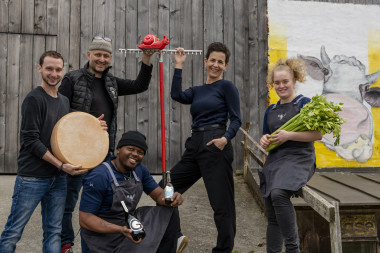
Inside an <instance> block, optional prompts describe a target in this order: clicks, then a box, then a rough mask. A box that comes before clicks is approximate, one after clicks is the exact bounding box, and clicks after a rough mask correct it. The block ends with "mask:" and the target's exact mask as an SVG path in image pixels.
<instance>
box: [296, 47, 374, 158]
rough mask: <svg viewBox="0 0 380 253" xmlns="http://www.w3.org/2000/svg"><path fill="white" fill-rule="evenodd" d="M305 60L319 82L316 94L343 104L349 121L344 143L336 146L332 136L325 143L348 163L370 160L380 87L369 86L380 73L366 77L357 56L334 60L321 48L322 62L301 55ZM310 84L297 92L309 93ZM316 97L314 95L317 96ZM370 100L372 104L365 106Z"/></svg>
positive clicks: (342, 132) (313, 78) (342, 138)
mask: <svg viewBox="0 0 380 253" xmlns="http://www.w3.org/2000/svg"><path fill="white" fill-rule="evenodd" d="M298 58H301V59H302V60H304V61H305V63H306V66H307V73H308V75H309V76H310V77H311V79H309V80H308V81H309V82H310V81H311V80H314V81H317V82H318V84H317V86H316V87H311V88H312V91H314V92H315V91H316V90H318V91H319V93H318V94H322V95H324V96H326V98H327V99H328V100H329V101H333V102H335V103H343V110H342V112H340V115H341V117H343V118H345V119H346V120H347V121H346V123H344V124H343V125H342V131H341V138H340V144H339V145H338V146H334V145H333V143H334V138H333V136H332V134H326V135H324V136H323V139H322V142H323V143H324V144H325V146H326V147H327V148H329V149H330V150H333V151H335V152H336V153H337V154H338V155H339V156H340V157H342V158H344V159H346V160H356V161H358V162H366V161H368V160H369V159H370V158H371V156H372V152H373V144H372V143H373V128H374V122H373V118H372V114H371V109H370V106H372V107H380V88H378V87H369V86H370V85H371V84H373V83H374V82H376V80H377V79H378V78H379V76H380V71H378V72H376V73H373V74H369V75H366V74H365V72H366V67H365V66H364V65H363V64H362V63H361V62H360V61H359V60H357V59H356V58H355V57H354V56H351V57H347V56H345V55H335V56H334V57H333V58H332V59H330V57H329V56H328V55H327V53H326V51H325V48H324V46H322V47H321V60H319V59H318V58H315V57H312V56H303V55H299V56H298ZM307 86H308V82H306V83H305V84H303V86H299V90H297V92H299V93H303V92H302V89H304V91H307ZM313 95H314V94H313ZM364 101H366V102H367V103H368V105H366V104H365V103H364Z"/></svg>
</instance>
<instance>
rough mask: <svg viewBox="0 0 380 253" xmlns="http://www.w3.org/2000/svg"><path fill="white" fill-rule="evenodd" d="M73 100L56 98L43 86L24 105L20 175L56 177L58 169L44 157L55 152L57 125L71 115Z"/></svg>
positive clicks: (19, 158)
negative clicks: (52, 140) (64, 117)
mask: <svg viewBox="0 0 380 253" xmlns="http://www.w3.org/2000/svg"><path fill="white" fill-rule="evenodd" d="M69 111H70V105H69V100H68V99H67V98H66V97H65V96H63V95H61V94H59V93H58V97H57V98H54V97H52V96H50V95H48V94H47V93H46V92H45V90H44V89H43V88H42V87H41V86H39V87H37V88H35V89H34V90H32V91H31V92H30V93H29V94H28V95H27V96H26V97H25V99H24V101H23V103H22V106H21V115H22V120H21V129H20V145H21V148H20V154H19V157H18V159H17V163H18V171H17V174H18V175H19V176H27V177H52V176H55V175H57V173H58V169H57V168H56V167H55V166H54V165H52V164H50V163H48V162H46V161H44V160H43V159H42V157H43V156H44V154H45V153H46V152H47V151H48V150H49V151H50V152H51V146H50V137H51V133H52V131H53V128H54V126H55V124H56V123H57V122H58V120H59V119H60V118H62V117H63V116H64V115H66V114H67V113H69Z"/></svg>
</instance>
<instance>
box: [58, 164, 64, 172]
mask: <svg viewBox="0 0 380 253" xmlns="http://www.w3.org/2000/svg"><path fill="white" fill-rule="evenodd" d="M63 164H64V163H63V162H62V164H61V166H59V169H58V172H61V170H62V168H63Z"/></svg>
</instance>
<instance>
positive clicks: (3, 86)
mask: <svg viewBox="0 0 380 253" xmlns="http://www.w3.org/2000/svg"><path fill="white" fill-rule="evenodd" d="M329 2H346V3H347V2H354V3H360V4H380V0H362V1H358V0H355V1H354V0H351V1H348V0H346V1H338V0H336V1H331V0H330V1H329ZM266 5H267V4H266V1H262V0H191V1H183V0H114V1H105V0H81V1H78V0H1V1H0V173H15V172H16V171H17V163H16V160H17V153H18V150H19V148H20V147H19V138H18V136H19V127H20V123H21V117H20V106H21V104H22V101H23V99H24V97H25V95H26V94H27V93H28V92H29V91H30V90H31V89H32V88H34V87H36V86H38V85H40V83H41V79H40V75H39V74H38V72H37V71H36V68H37V61H38V58H39V56H40V55H41V54H42V53H43V52H44V51H45V50H49V49H55V50H57V51H59V52H60V53H61V54H62V55H63V57H64V59H65V72H67V71H70V70H73V69H78V68H80V67H81V66H83V65H84V64H85V63H86V61H87V58H86V52H87V47H88V45H89V43H90V41H91V39H92V37H93V36H94V35H104V36H107V37H110V38H111V39H112V40H113V47H114V53H113V60H112V66H113V68H112V71H111V72H112V73H113V74H114V75H116V76H119V77H123V78H130V79H134V78H135V77H136V75H137V73H138V71H139V69H140V64H141V58H140V57H138V56H136V55H128V56H126V57H124V55H122V54H121V53H119V52H118V49H119V48H136V46H137V45H138V44H139V43H140V42H141V40H142V38H143V37H144V35H146V34H148V33H153V34H156V35H157V36H158V37H159V38H160V39H161V38H162V36H163V35H166V36H168V37H169V39H170V45H169V48H175V47H178V46H182V47H185V48H187V49H202V50H204V51H205V50H206V48H207V46H208V44H209V43H211V42H213V41H221V42H224V43H225V44H227V45H228V47H229V48H230V50H231V53H232V57H231V59H230V64H229V66H228V68H227V72H226V74H225V78H226V79H229V80H232V81H233V82H234V83H235V85H236V86H237V88H238V90H239V93H240V101H241V113H242V123H243V125H245V122H251V123H252V124H253V127H251V132H250V134H251V135H252V136H254V137H255V138H259V136H260V131H258V129H261V126H262V119H263V114H264V112H265V109H266V106H267V89H266V85H265V75H266V68H267V23H266ZM152 63H153V64H154V70H153V78H152V81H151V84H150V87H149V90H148V91H146V92H144V93H141V94H138V95H132V96H127V97H120V105H119V108H118V130H117V137H118V138H119V137H120V136H121V134H122V133H123V132H125V131H127V130H133V129H137V130H139V131H141V132H143V133H144V134H145V135H146V136H147V139H148V145H149V151H148V153H147V157H146V158H145V161H144V163H145V164H146V165H147V166H148V168H149V169H150V170H151V172H160V171H161V134H160V131H161V126H160V106H159V104H160V101H159V72H158V58H157V57H156V56H154V57H153V58H152ZM183 73H184V74H183V87H184V88H187V87H190V86H192V85H199V84H201V83H203V81H204V80H205V71H204V64H203V56H190V57H188V60H187V63H186V65H185V67H184V72H183ZM172 75H173V59H172V57H171V56H169V55H167V56H164V81H165V86H164V87H165V88H164V89H165V120H166V125H165V131H166V140H165V142H166V149H167V157H166V158H167V166H168V169H170V168H171V167H172V166H173V165H174V164H175V163H176V162H177V161H178V160H179V159H180V157H181V154H182V153H183V151H184V142H185V140H186V138H187V137H188V136H189V135H190V125H191V116H190V113H189V108H190V107H189V106H187V105H181V104H179V103H177V102H175V101H173V100H172V99H171V98H170V95H169V92H170V84H171V78H172ZM241 140H242V135H241V134H240V133H239V134H238V135H237V136H236V138H235V139H234V141H233V142H234V147H235V162H234V168H235V169H236V168H240V167H241V165H242V160H243V157H242V156H243V155H242V149H241V147H240V145H237V144H238V143H239V142H240V141H241Z"/></svg>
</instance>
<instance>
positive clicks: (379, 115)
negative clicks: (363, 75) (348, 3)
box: [268, 19, 380, 168]
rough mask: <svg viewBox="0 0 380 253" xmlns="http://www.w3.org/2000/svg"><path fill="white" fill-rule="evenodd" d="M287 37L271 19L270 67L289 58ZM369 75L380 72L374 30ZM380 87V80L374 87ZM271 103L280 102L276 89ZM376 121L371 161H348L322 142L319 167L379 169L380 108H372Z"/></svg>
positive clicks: (317, 146)
mask: <svg viewBox="0 0 380 253" xmlns="http://www.w3.org/2000/svg"><path fill="white" fill-rule="evenodd" d="M286 38H287V36H286V27H285V26H284V25H281V24H280V23H276V22H274V21H273V20H270V19H269V38H268V45H269V64H270V65H269V67H270V66H271V64H273V63H275V62H276V61H277V60H278V59H280V58H286V57H287V39H286ZM368 61H369V68H368V73H369V74H372V73H374V72H376V71H378V70H380V31H379V30H375V29H372V30H371V31H370V32H369V38H368ZM374 86H378V87H380V80H378V81H377V82H376V83H374V84H373V85H372V87H374ZM269 96H270V103H271V104H273V103H276V102H277V101H278V100H279V97H278V96H277V94H276V92H275V91H274V89H273V88H272V89H270V91H269ZM371 111H372V116H373V119H374V129H375V131H374V139H375V141H374V145H373V154H372V157H371V159H370V160H369V161H367V162H364V163H360V162H357V161H348V160H345V159H343V158H341V157H339V156H338V155H337V153H336V152H335V151H331V150H329V149H328V148H326V146H325V145H324V144H323V143H321V142H315V150H316V159H317V167H319V168H333V167H335V168H337V167H354V168H355V167H378V166H379V165H380V108H373V107H372V108H371Z"/></svg>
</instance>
